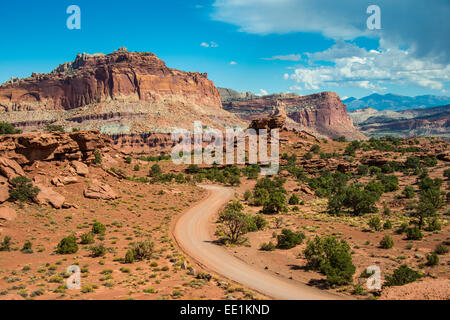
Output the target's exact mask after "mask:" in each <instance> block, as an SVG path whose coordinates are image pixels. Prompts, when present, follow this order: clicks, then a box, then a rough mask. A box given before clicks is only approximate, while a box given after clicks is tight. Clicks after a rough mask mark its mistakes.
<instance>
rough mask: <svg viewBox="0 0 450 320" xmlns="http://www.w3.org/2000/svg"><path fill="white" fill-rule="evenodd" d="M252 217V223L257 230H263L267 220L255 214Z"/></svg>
mask: <svg viewBox="0 0 450 320" xmlns="http://www.w3.org/2000/svg"><path fill="white" fill-rule="evenodd" d="M252 219H253V223H254V224H255V226H256V229H257V230H264V228H265V227H267V225H268V224H269V223H268V222H267V220H266V219H264V217H262V216H260V215H256V216H254V217H253V218H252Z"/></svg>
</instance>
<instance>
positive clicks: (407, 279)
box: [384, 264, 420, 287]
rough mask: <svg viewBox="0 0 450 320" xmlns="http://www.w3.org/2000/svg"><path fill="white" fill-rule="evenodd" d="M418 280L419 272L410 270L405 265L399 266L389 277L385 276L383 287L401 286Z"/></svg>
mask: <svg viewBox="0 0 450 320" xmlns="http://www.w3.org/2000/svg"><path fill="white" fill-rule="evenodd" d="M419 278H420V274H419V272H417V271H415V270H412V269H410V268H409V267H408V266H407V265H406V264H404V265H401V266H400V267H398V268H397V269H395V270H394V272H393V273H392V274H391V275H387V276H386V281H385V283H384V285H385V286H387V287H391V286H403V285H405V284H407V283H411V282H414V281H416V280H417V279H419Z"/></svg>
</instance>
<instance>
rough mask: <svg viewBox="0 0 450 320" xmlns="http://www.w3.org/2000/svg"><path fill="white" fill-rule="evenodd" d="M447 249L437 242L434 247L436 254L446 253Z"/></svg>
mask: <svg viewBox="0 0 450 320" xmlns="http://www.w3.org/2000/svg"><path fill="white" fill-rule="evenodd" d="M448 251H449V250H448V248H447V247H446V246H445V245H443V244H438V245H437V246H436V248H435V249H434V252H436V253H437V254H446V253H448Z"/></svg>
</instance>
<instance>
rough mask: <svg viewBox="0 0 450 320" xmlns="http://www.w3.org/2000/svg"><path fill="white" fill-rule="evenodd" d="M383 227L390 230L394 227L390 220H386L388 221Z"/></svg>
mask: <svg viewBox="0 0 450 320" xmlns="http://www.w3.org/2000/svg"><path fill="white" fill-rule="evenodd" d="M383 229H384V230H390V229H392V223H391V221H389V220H386V222H385V223H384V224H383Z"/></svg>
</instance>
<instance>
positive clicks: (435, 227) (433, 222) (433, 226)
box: [426, 217, 442, 232]
mask: <svg viewBox="0 0 450 320" xmlns="http://www.w3.org/2000/svg"><path fill="white" fill-rule="evenodd" d="M441 229H442V225H441V222H440V221H439V219H438V218H437V217H434V218H432V219H430V220H428V226H427V228H426V230H427V231H431V232H433V231H440V230H441Z"/></svg>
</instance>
